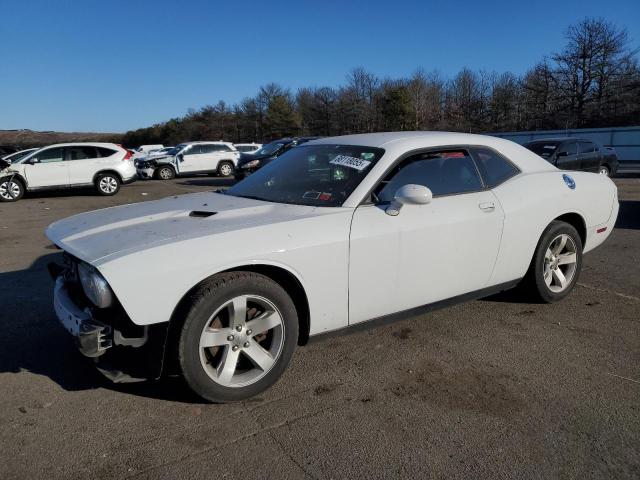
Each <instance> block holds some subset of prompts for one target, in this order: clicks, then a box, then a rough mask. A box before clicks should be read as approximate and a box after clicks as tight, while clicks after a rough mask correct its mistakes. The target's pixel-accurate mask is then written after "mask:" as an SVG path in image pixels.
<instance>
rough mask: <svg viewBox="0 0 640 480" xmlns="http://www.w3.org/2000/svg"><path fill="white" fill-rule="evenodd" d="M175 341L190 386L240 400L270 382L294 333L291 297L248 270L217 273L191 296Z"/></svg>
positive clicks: (209, 395)
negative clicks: (178, 337) (188, 309)
mask: <svg viewBox="0 0 640 480" xmlns="http://www.w3.org/2000/svg"><path fill="white" fill-rule="evenodd" d="M189 307H190V311H189V313H188V314H187V318H186V320H185V323H184V326H183V328H182V333H181V337H180V344H179V361H180V366H181V369H182V372H183V375H184V377H185V379H186V381H187V383H188V384H189V386H190V387H191V388H192V389H193V390H194V391H195V392H196V393H198V394H199V395H200V396H202V397H203V398H205V399H207V400H210V401H213V402H228V401H234V400H244V399H246V398H249V397H251V396H253V395H256V394H258V393H260V392H262V391H264V390H266V389H267V388H268V387H269V386H271V385H272V384H273V383H275V381H276V380H277V379H278V378H279V377H280V375H281V374H282V372H283V371H284V370H285V368H286V366H287V365H288V363H289V360H290V358H291V355H292V354H293V350H294V348H295V345H296V343H297V337H298V319H297V312H296V309H295V306H294V305H293V302H292V300H291V298H290V297H289V296H288V295H287V293H286V292H285V291H284V290H283V289H282V287H281V286H280V285H278V284H277V283H275V282H274V281H272V280H271V279H269V278H267V277H265V276H263V275H259V274H257V273H252V272H230V273H226V274H220V275H217V276H215V277H213V278H212V279H210V280H209V281H208V282H205V284H203V285H202V286H201V288H200V289H199V290H198V292H197V293H196V294H195V295H194V296H192V297H191V304H190V306H189Z"/></svg>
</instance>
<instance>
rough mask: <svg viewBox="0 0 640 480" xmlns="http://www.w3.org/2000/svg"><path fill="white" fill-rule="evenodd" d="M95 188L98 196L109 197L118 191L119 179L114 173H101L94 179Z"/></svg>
mask: <svg viewBox="0 0 640 480" xmlns="http://www.w3.org/2000/svg"><path fill="white" fill-rule="evenodd" d="M95 186H96V190H97V191H98V194H100V195H103V196H105V197H110V196H111V195H115V194H116V193H118V192H119V191H120V178H119V177H118V175H116V174H115V173H101V174H100V175H98V176H97V177H96V182H95Z"/></svg>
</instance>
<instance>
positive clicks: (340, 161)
mask: <svg viewBox="0 0 640 480" xmlns="http://www.w3.org/2000/svg"><path fill="white" fill-rule="evenodd" d="M329 163H331V164H333V165H341V166H343V167H349V168H354V169H356V170H358V171H362V170H364V169H365V168H367V167H368V166H369V165H371V162H370V161H368V160H362V159H360V158H356V157H349V156H347V155H338V156H337V157H335V158H334V159H333V160H331V161H329Z"/></svg>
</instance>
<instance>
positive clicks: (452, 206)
mask: <svg viewBox="0 0 640 480" xmlns="http://www.w3.org/2000/svg"><path fill="white" fill-rule="evenodd" d="M406 184H419V185H424V186H427V187H429V188H430V189H431V191H432V193H433V199H432V201H431V202H430V203H428V204H426V205H405V206H404V207H403V208H402V209H401V211H400V213H399V215H397V216H391V215H389V214H387V213H386V212H385V207H386V205H388V202H390V201H391V200H392V199H393V196H394V193H395V192H396V191H397V190H398V189H399V188H400V187H402V186H404V185H406ZM373 198H374V200H375V204H368V205H362V206H359V207H358V208H357V209H356V211H355V212H354V216H353V221H352V226H351V234H350V247H349V248H350V258H349V323H350V324H353V323H359V322H362V321H365V320H369V319H372V318H376V317H380V316H383V315H387V314H391V313H394V312H398V311H402V310H407V309H410V308H414V307H418V306H421V305H425V304H429V303H433V302H437V301H439V300H443V299H446V298H450V297H454V296H457V295H461V294H464V293H468V292H471V291H475V290H479V289H482V288H483V287H485V286H486V285H487V282H488V281H489V278H490V277H491V273H492V269H493V266H494V264H495V261H496V257H497V254H498V249H499V246H500V236H501V233H502V226H503V220H504V213H503V211H502V208H501V206H500V203H499V202H498V201H497V199H496V197H495V195H494V194H493V192H492V191H491V190H488V189H485V188H484V187H483V184H482V181H481V179H480V176H479V174H478V170H477V167H476V165H475V162H474V161H473V159H472V158H471V156H470V154H469V152H468V151H467V150H456V151H441V152H428V153H423V154H417V155H414V156H412V157H410V158H408V159H407V160H405V161H403V162H402V163H401V164H400V166H398V167H396V168H395V169H393V171H392V172H391V173H390V174H389V175H388V176H387V177H386V178H385V179H384V180H383V181H382V182H381V183H380V185H379V186H378V187H377V188H376V190H375V191H374V196H373Z"/></svg>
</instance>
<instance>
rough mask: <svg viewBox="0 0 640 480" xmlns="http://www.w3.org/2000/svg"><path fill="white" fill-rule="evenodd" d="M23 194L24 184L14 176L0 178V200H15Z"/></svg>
mask: <svg viewBox="0 0 640 480" xmlns="http://www.w3.org/2000/svg"><path fill="white" fill-rule="evenodd" d="M23 195H24V185H23V184H22V182H21V181H20V180H18V179H16V178H12V177H5V178H2V179H0V202H17V201H18V200H20V199H21V198H22V196H23Z"/></svg>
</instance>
